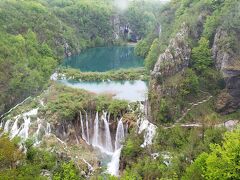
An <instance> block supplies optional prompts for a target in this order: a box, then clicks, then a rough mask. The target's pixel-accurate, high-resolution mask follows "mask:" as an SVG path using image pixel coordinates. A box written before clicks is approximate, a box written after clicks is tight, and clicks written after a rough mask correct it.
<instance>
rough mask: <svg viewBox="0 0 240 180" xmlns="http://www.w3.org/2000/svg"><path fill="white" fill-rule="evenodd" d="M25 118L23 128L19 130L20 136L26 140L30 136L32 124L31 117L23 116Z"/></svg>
mask: <svg viewBox="0 0 240 180" xmlns="http://www.w3.org/2000/svg"><path fill="white" fill-rule="evenodd" d="M23 119H24V123H23V125H22V129H21V131H20V132H19V134H18V135H19V136H20V137H21V138H23V140H26V139H27V138H28V130H29V126H30V123H31V122H30V120H31V119H30V117H26V116H24V117H23Z"/></svg>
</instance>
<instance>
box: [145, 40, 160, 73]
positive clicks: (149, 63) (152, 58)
mask: <svg viewBox="0 0 240 180" xmlns="http://www.w3.org/2000/svg"><path fill="white" fill-rule="evenodd" d="M159 53H160V47H159V40H158V39H155V40H154V41H153V43H152V45H151V48H150V50H149V53H148V55H147V57H146V59H145V61H144V65H145V67H146V69H147V70H148V71H150V70H152V69H153V68H154V65H155V63H156V61H157V60H158V56H159Z"/></svg>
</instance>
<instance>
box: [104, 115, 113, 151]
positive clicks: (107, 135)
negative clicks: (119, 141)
mask: <svg viewBox="0 0 240 180" xmlns="http://www.w3.org/2000/svg"><path fill="white" fill-rule="evenodd" d="M102 119H103V121H104V129H105V140H106V141H105V149H106V150H107V151H109V152H112V151H113V148H112V138H111V133H110V129H109V124H108V121H107V112H103V116H102Z"/></svg>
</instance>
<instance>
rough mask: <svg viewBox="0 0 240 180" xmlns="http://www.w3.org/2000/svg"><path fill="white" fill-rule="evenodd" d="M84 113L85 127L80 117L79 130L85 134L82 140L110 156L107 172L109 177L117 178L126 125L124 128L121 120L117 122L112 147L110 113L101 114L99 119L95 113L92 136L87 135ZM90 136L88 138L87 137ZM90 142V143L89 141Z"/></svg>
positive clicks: (87, 127)
mask: <svg viewBox="0 0 240 180" xmlns="http://www.w3.org/2000/svg"><path fill="white" fill-rule="evenodd" d="M85 113H86V121H85V125H84V122H83V119H82V118H81V117H82V116H81V115H80V120H81V129H82V133H83V132H85V131H86V132H87V135H84V134H82V138H83V139H84V140H85V141H86V142H87V141H88V142H89V143H91V144H92V145H93V146H94V147H96V148H98V149H100V151H101V152H102V153H103V154H106V155H108V156H111V162H109V163H108V165H107V172H108V173H109V174H111V175H114V176H118V170H119V159H120V154H121V149H122V145H121V143H122V141H123V140H124V137H125V131H126V132H127V128H128V127H127V125H126V127H125V128H124V125H123V122H122V118H121V119H120V120H119V121H118V125H117V129H116V135H115V141H114V145H115V146H114V147H113V145H112V137H111V131H110V123H109V121H110V113H107V112H103V113H102V115H101V118H99V113H98V112H96V116H95V119H94V124H93V132H92V136H90V134H89V126H88V125H89V120H88V116H87V112H86V111H85ZM89 136H90V137H89ZM90 140H91V141H90Z"/></svg>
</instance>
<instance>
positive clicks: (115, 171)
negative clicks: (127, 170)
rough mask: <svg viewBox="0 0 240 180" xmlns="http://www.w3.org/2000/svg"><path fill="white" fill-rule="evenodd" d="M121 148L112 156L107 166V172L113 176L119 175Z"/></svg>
mask: <svg viewBox="0 0 240 180" xmlns="http://www.w3.org/2000/svg"><path fill="white" fill-rule="evenodd" d="M121 150H122V148H119V149H117V150H116V151H115V152H114V153H113V156H112V160H111V162H110V163H108V165H107V172H108V173H109V174H111V175H113V176H118V175H119V161H120V155H121Z"/></svg>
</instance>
